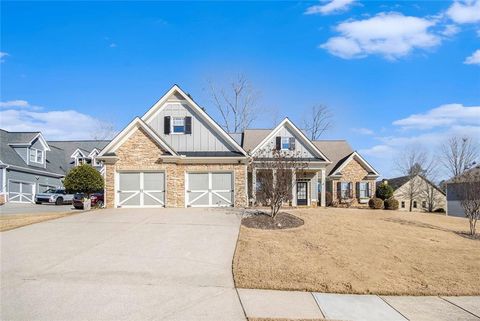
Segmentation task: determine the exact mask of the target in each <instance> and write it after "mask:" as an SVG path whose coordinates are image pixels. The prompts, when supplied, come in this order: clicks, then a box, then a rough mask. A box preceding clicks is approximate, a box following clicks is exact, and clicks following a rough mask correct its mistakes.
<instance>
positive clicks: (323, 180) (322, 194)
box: [320, 168, 327, 207]
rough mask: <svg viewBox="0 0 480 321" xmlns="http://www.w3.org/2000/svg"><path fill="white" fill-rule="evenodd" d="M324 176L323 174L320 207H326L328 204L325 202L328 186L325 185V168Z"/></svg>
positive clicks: (323, 170)
mask: <svg viewBox="0 0 480 321" xmlns="http://www.w3.org/2000/svg"><path fill="white" fill-rule="evenodd" d="M321 171H322V174H321V188H322V189H321V198H322V199H321V200H320V206H321V207H325V206H326V204H327V202H326V201H325V189H326V187H327V185H326V184H325V168H322V170H321Z"/></svg>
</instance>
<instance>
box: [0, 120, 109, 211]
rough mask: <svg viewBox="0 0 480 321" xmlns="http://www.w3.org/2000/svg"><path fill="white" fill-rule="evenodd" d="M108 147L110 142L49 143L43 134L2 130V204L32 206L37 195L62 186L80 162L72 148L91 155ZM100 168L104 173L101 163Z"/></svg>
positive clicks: (0, 157) (0, 162) (0, 142)
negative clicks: (68, 174)
mask: <svg viewBox="0 0 480 321" xmlns="http://www.w3.org/2000/svg"><path fill="white" fill-rule="evenodd" d="M106 144H107V141H90V142H87V141H70V142H61V141H46V140H45V138H44V137H43V135H42V133H40V132H8V131H6V130H3V129H0V203H1V204H3V203H4V202H7V201H9V202H17V203H30V202H33V200H34V196H35V194H36V193H40V192H44V191H46V190H47V189H50V188H58V187H62V186H63V184H62V179H63V178H64V177H65V174H66V173H67V171H68V170H69V169H70V168H71V167H73V166H75V165H76V164H78V163H79V162H78V161H77V158H76V156H75V155H73V154H72V153H71V149H77V148H80V149H82V150H83V151H85V152H86V151H87V150H89V154H90V152H92V151H94V150H97V151H100V150H101V149H102V148H103V147H105V145H106ZM92 155H94V154H92ZM93 159H95V156H94V158H93ZM97 165H98V166H97V167H98V169H99V170H101V167H102V166H101V164H97Z"/></svg>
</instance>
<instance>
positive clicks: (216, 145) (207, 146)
mask: <svg viewBox="0 0 480 321" xmlns="http://www.w3.org/2000/svg"><path fill="white" fill-rule="evenodd" d="M165 116H170V117H187V116H190V117H192V134H172V133H170V134H169V135H165V134H164V117H165ZM148 125H150V126H151V127H152V128H153V129H154V130H155V131H156V132H157V134H158V135H159V136H160V137H161V138H162V139H164V140H165V141H166V142H167V144H169V145H170V146H171V147H172V148H173V149H174V150H176V151H189V152H199V151H202V152H205V151H209V152H227V151H235V149H234V148H233V147H232V146H230V144H229V143H227V141H226V140H225V139H224V138H223V137H221V136H220V135H218V134H217V133H216V132H215V131H214V130H212V129H211V127H209V125H208V124H207V123H206V122H205V121H204V120H203V119H201V118H200V117H198V116H197V114H196V113H195V112H194V111H193V109H192V108H191V107H190V106H189V105H187V104H185V103H167V105H166V106H165V107H164V108H163V109H162V110H161V111H160V112H159V113H158V114H157V115H156V116H155V117H153V118H152V119H151V120H149V121H148Z"/></svg>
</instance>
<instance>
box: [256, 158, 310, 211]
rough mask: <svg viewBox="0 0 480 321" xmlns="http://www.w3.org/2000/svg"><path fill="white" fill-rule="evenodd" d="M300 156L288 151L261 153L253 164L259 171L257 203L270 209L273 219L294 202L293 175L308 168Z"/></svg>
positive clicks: (257, 175)
mask: <svg viewBox="0 0 480 321" xmlns="http://www.w3.org/2000/svg"><path fill="white" fill-rule="evenodd" d="M298 156H299V155H296V154H295V153H291V152H287V151H279V150H273V151H271V152H270V153H269V152H268V151H264V152H262V151H260V152H259V156H256V157H255V158H254V159H253V162H252V163H251V166H252V167H254V168H255V169H256V170H257V174H256V178H257V180H256V183H257V186H256V189H257V190H256V191H254V193H256V194H255V195H256V198H257V201H258V202H260V203H262V204H264V205H268V206H269V207H270V216H271V217H272V218H273V219H275V217H276V215H277V213H278V211H279V210H280V209H281V208H282V205H283V204H285V203H288V202H289V201H291V200H292V190H293V186H294V184H295V180H294V179H293V173H296V172H297V171H300V170H302V169H304V168H305V167H306V163H305V162H302V161H299V160H300V159H301V158H299V157H298Z"/></svg>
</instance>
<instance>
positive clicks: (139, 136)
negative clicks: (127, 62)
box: [98, 85, 378, 207]
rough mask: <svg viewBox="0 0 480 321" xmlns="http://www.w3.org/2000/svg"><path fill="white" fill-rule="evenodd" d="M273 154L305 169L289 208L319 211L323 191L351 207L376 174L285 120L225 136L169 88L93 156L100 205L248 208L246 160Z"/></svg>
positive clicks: (250, 176) (251, 182)
mask: <svg viewBox="0 0 480 321" xmlns="http://www.w3.org/2000/svg"><path fill="white" fill-rule="evenodd" d="M273 148H276V149H281V150H289V151H295V152H298V155H300V156H301V157H302V160H304V161H306V162H307V163H308V168H307V169H305V170H302V171H301V173H296V175H295V177H294V179H295V182H294V191H293V195H292V196H293V202H292V205H294V206H297V205H307V206H316V205H317V203H319V201H320V204H321V205H322V206H325V191H326V189H327V188H330V189H331V190H332V193H333V194H334V195H335V197H336V195H337V190H338V195H341V194H343V195H344V196H349V197H352V198H353V199H354V200H355V201H356V202H357V203H363V202H364V199H368V198H369V197H370V196H371V195H372V193H373V188H374V186H373V184H374V181H375V179H376V178H377V177H378V173H377V172H376V171H375V169H373V168H372V166H371V165H369V164H368V163H367V162H366V161H365V160H364V159H363V158H362V157H361V156H360V155H359V154H358V153H357V152H354V151H353V150H352V149H351V148H350V146H348V144H347V143H346V142H345V141H318V142H312V141H310V140H309V139H308V138H307V137H306V136H305V135H304V134H303V133H302V132H301V131H300V130H299V129H298V128H297V127H296V126H295V125H294V124H293V123H292V122H291V121H290V120H288V119H285V120H284V121H282V122H281V123H280V124H279V125H278V126H277V127H276V128H274V129H269V130H245V132H244V133H235V134H228V133H226V132H225V131H224V130H223V129H222V128H221V127H220V126H219V125H218V124H217V123H216V122H215V121H214V120H213V119H212V118H211V117H210V116H209V115H208V114H207V113H206V112H205V110H204V109H203V108H201V107H200V106H198V105H197V103H196V102H195V101H193V100H192V98H191V97H190V96H189V95H187V94H186V93H185V92H184V91H183V90H182V89H180V88H179V87H178V86H177V85H175V86H173V87H172V88H171V89H170V90H169V91H168V92H167V93H166V94H165V95H164V96H163V97H162V98H160V100H159V101H158V102H157V103H155V104H154V105H153V107H151V108H150V109H149V110H148V111H147V112H146V113H145V114H144V115H143V116H142V117H141V118H140V117H137V118H135V119H134V120H133V121H132V122H131V123H130V124H129V125H128V126H127V127H126V128H125V129H123V130H122V131H121V132H120V133H119V134H118V135H117V136H116V137H115V138H114V139H113V140H112V141H111V142H110V143H109V144H108V145H107V146H106V147H105V148H104V149H103V150H102V151H101V152H100V154H99V155H98V159H99V160H101V161H103V162H104V164H105V177H106V189H105V204H106V206H107V207H164V206H166V207H214V206H236V207H246V206H248V205H249V195H250V199H253V200H254V199H255V193H253V192H252V191H253V190H255V187H256V176H255V175H256V173H255V170H250V169H249V168H251V166H248V165H249V162H250V161H251V160H252V159H253V160H254V161H255V157H257V156H258V155H259V154H257V153H262V155H263V156H265V151H267V152H266V153H267V155H266V156H265V157H268V151H269V150H271V149H273ZM323 149H325V152H324V151H323ZM246 151H248V153H247V152H246ZM261 151H263V152H261ZM330 157H331V159H330ZM329 186H330V187H329ZM319 195H320V197H319ZM319 198H320V200H319Z"/></svg>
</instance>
